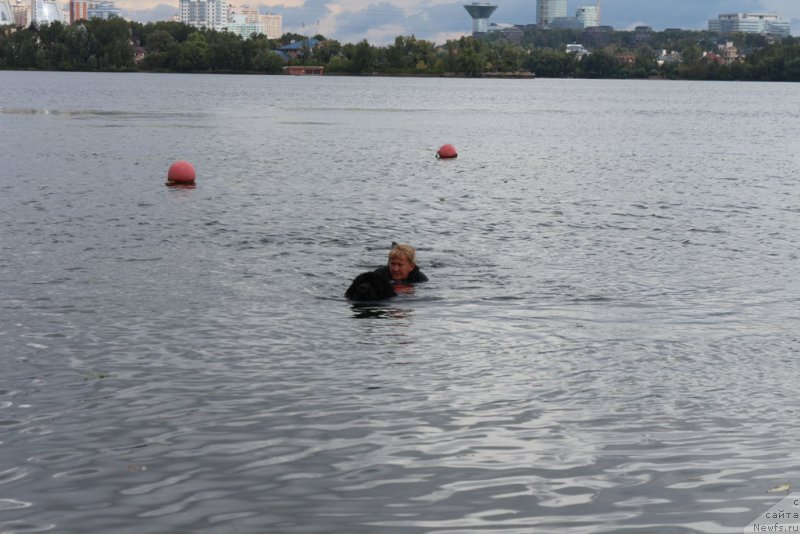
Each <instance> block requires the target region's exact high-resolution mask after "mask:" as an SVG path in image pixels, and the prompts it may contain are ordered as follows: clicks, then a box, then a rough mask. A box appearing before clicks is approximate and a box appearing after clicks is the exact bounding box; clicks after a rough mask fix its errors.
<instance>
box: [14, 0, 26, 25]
mask: <svg viewBox="0 0 800 534" xmlns="http://www.w3.org/2000/svg"><path fill="white" fill-rule="evenodd" d="M11 12H12V13H14V24H15V25H16V26H18V27H20V28H24V27H26V26H28V25H29V24H30V20H31V3H30V2H24V1H23V0H16V1H15V2H14V3H12V4H11Z"/></svg>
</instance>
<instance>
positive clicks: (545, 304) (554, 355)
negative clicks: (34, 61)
mask: <svg viewBox="0 0 800 534" xmlns="http://www.w3.org/2000/svg"><path fill="white" fill-rule="evenodd" d="M798 110H800V92H799V91H798V86H796V85H789V84H739V83H728V84H717V83H683V82H641V81H637V82H627V81H580V80H544V79H541V80H449V79H447V80H446V79H391V78H389V79H386V78H378V79H371V78H334V77H323V78H302V77H259V76H252V77H239V76H210V75H208V76H179V75H121V74H118V75H105V74H103V75H101V74H64V73H62V74H56V73H20V72H0V130H2V134H3V136H2V137H3V141H2V145H0V146H2V160H0V216H2V221H3V229H2V232H1V233H0V284H1V285H0V287H2V297H3V298H2V307H0V346H2V350H0V370H1V371H2V374H1V375H0V532H3V533H11V532H43V531H52V532H59V533H83V532H115V533H137V534H139V533H163V532H205V533H229V532H242V533H250V532H254V533H260V532H275V533H372V532H409V533H422V532H448V533H457V532H458V533H467V532H503V533H512V532H515V533H530V532H565V533H587V532H620V531H628V532H643V531H648V532H742V529H743V528H744V527H745V526H746V525H747V524H748V523H750V522H751V521H753V520H754V519H755V518H756V516H758V514H761V513H762V512H763V511H765V510H767V509H768V508H769V507H770V506H772V505H773V504H775V503H777V502H778V501H779V500H780V498H781V497H782V496H783V495H782V494H780V493H777V492H770V490H771V489H772V488H775V487H777V486H780V485H783V484H785V483H787V482H788V483H789V484H790V487H797V488H800V452H798V447H797V444H798V442H800V423H798V412H799V411H800V398H799V397H798V393H797V392H798V390H797V384H798V383H800V361H798V359H799V358H800V312H798V310H799V309H800V282H798V265H800V262H798V245H800V241H799V238H798V236H800V185H798V183H800V156H799V155H798V154H800V150H799V149H800V141H798V139H799V138H798V126H800V111H798ZM444 143H453V144H454V145H455V146H456V148H457V149H458V150H459V157H458V159H456V160H449V161H445V160H440V161H437V160H436V159H435V158H434V153H435V151H436V149H437V148H438V147H439V146H440V145H441V144H444ZM178 159H186V160H189V161H191V162H192V163H193V164H194V166H195V168H196V169H197V172H198V183H197V187H196V188H195V189H171V188H167V187H165V186H164V181H165V177H166V170H167V168H168V166H169V165H170V163H172V162H173V161H175V160H178ZM392 241H405V242H409V243H412V244H413V245H415V246H416V247H418V256H419V264H420V267H421V268H422V270H423V271H424V272H425V273H426V274H427V275H428V276H429V278H430V279H431V280H430V282H429V283H427V284H424V285H419V286H417V287H416V288H415V291H414V292H413V293H411V294H406V295H401V296H399V297H397V298H395V299H393V300H391V301H387V302H384V303H381V304H379V305H374V306H354V305H352V304H350V303H348V302H347V301H345V300H344V299H343V297H342V295H343V293H344V290H345V289H346V287H347V285H348V283H349V280H350V279H351V278H352V277H354V276H355V275H356V274H358V273H359V272H361V271H364V270H367V269H371V268H374V267H376V266H378V265H380V264H382V263H383V262H384V261H385V259H386V254H387V252H388V248H389V245H390V243H391V242H392ZM784 494H785V493H784Z"/></svg>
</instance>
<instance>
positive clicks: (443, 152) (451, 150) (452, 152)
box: [436, 144, 458, 159]
mask: <svg viewBox="0 0 800 534" xmlns="http://www.w3.org/2000/svg"><path fill="white" fill-rule="evenodd" d="M436 157H437V158H440V159H452V158H457V157H458V152H456V147H454V146H453V145H451V144H446V145H442V146H440V147H439V150H438V151H437V152H436Z"/></svg>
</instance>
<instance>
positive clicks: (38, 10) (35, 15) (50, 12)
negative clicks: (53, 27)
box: [31, 0, 67, 25]
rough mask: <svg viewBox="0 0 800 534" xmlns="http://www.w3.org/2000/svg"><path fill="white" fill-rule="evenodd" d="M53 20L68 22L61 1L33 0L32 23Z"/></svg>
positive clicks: (48, 22)
mask: <svg viewBox="0 0 800 534" xmlns="http://www.w3.org/2000/svg"><path fill="white" fill-rule="evenodd" d="M51 22H60V23H62V24H64V23H66V22H67V21H66V20H65V17H64V10H63V9H61V3H60V2H59V1H58V0H31V23H33V24H36V25H42V24H50V23H51Z"/></svg>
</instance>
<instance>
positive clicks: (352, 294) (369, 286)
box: [344, 272, 397, 302]
mask: <svg viewBox="0 0 800 534" xmlns="http://www.w3.org/2000/svg"><path fill="white" fill-rule="evenodd" d="M396 295H397V293H395V292H394V289H393V288H392V285H391V284H390V283H389V281H388V280H386V279H385V278H383V277H382V276H380V275H378V274H375V273H374V272H366V273H361V274H359V275H358V276H356V278H355V280H353V283H352V284H350V287H348V288H347V291H345V293H344V296H345V297H347V298H348V299H350V300H355V301H360V302H368V301H375V300H383V299H388V298H389V297H394V296H396Z"/></svg>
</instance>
